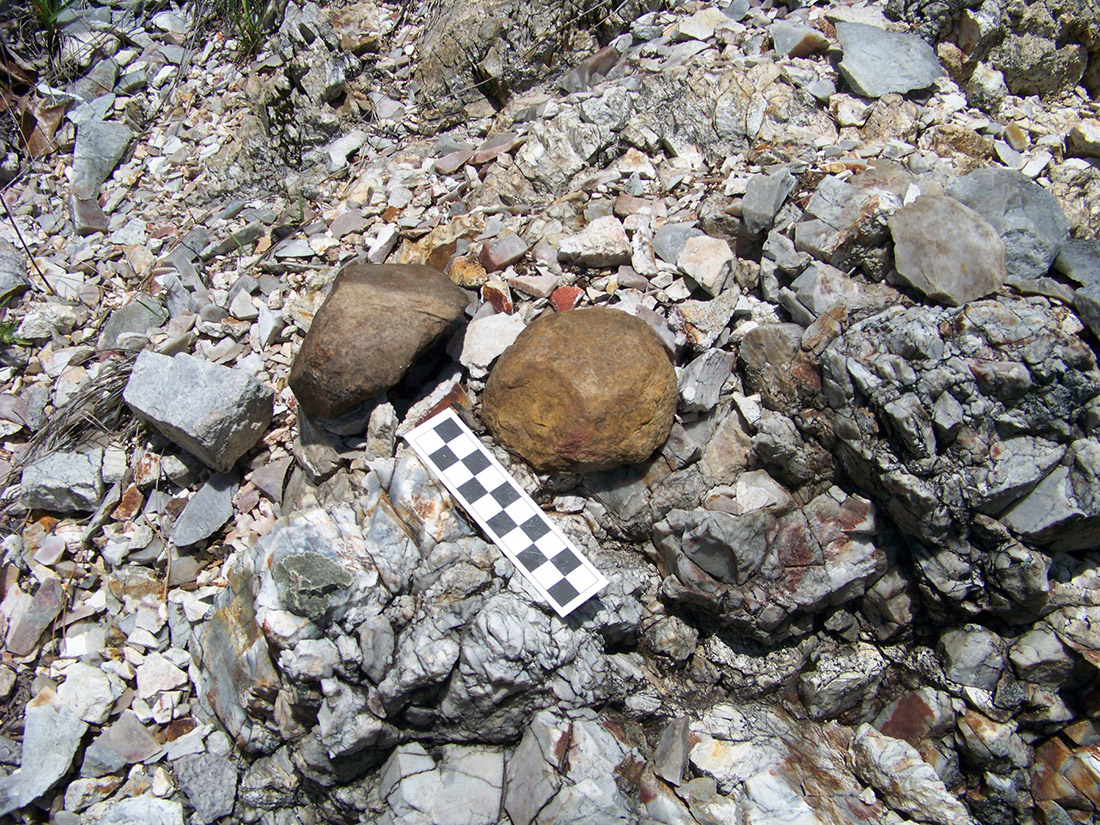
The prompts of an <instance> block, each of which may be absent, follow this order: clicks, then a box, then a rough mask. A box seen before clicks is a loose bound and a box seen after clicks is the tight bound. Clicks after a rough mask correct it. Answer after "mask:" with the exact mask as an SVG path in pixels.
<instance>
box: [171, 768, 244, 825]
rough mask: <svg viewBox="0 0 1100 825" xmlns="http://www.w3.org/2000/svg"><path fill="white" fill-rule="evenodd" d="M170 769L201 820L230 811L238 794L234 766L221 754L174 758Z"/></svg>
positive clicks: (215, 818) (231, 811)
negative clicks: (176, 759) (175, 759)
mask: <svg viewBox="0 0 1100 825" xmlns="http://www.w3.org/2000/svg"><path fill="white" fill-rule="evenodd" d="M172 769H173V770H174V772H175V774H176V778H177V779H178V780H179V782H180V787H181V788H182V789H183V792H184V793H185V794H187V801H188V802H190V803H191V806H192V807H193V808H194V809H195V814H196V815H197V816H198V818H199V819H201V820H202V821H203V822H206V823H209V822H213V821H215V820H217V819H221V817H223V816H228V815H229V814H231V813H233V803H234V801H235V800H236V798H237V768H236V766H235V765H234V764H233V763H232V762H231V761H229V760H228V759H227V758H226V757H224V756H218V755H217V754H213V753H194V754H190V755H189V756H185V757H183V758H182V759H179V760H178V761H176V762H175V763H174V764H173V766H172Z"/></svg>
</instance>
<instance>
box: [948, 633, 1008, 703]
mask: <svg viewBox="0 0 1100 825" xmlns="http://www.w3.org/2000/svg"><path fill="white" fill-rule="evenodd" d="M940 644H941V645H942V648H943V657H944V672H945V674H946V675H947V678H948V679H951V680H952V681H953V682H958V683H959V684H961V685H970V686H971V687H978V688H984V689H985V690H993V688H995V687H996V686H997V682H998V680H999V679H1000V678H1001V673H1002V672H1003V671H1004V667H1005V644H1004V641H1003V640H1002V639H1001V637H1000V636H998V635H997V634H995V633H993V632H992V631H989V630H986V629H985V628H983V627H981V626H979V625H967V626H966V627H964V628H960V629H958V630H949V631H947V632H946V633H944V634H943V636H942V637H941V638H940Z"/></svg>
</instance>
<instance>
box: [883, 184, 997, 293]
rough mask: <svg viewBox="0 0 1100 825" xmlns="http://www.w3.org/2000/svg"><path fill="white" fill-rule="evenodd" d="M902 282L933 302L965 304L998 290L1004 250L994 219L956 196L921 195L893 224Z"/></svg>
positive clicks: (897, 263)
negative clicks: (992, 224)
mask: <svg viewBox="0 0 1100 825" xmlns="http://www.w3.org/2000/svg"><path fill="white" fill-rule="evenodd" d="M888 225H889V227H890V234H892V235H893V236H894V266H895V267H896V268H897V271H898V275H900V276H901V279H902V280H903V281H904V282H905V283H906V284H908V285H909V286H911V287H913V288H914V289H916V290H918V291H919V292H921V293H923V294H924V295H927V296H928V297H929V298H931V299H932V300H933V301H938V302H940V303H943V304H947V305H949V306H960V305H961V304H965V303H967V302H968V301H974V300H977V299H978V298H982V297H984V296H986V295H989V294H990V293H992V292H996V291H997V290H998V289H1000V287H1001V285H1002V284H1003V283H1004V279H1005V247H1004V244H1003V243H1002V242H1001V239H1000V237H999V236H998V235H997V231H996V230H995V229H994V228H993V227H992V226H991V225H990V223H989V221H987V220H986V219H985V218H983V217H982V216H981V215H979V214H978V213H977V212H975V211H974V210H973V209H970V208H969V207H966V206H963V205H962V204H961V203H959V202H958V201H956V200H954V199H953V198H944V197H939V196H935V195H922V196H921V197H919V198H917V199H916V200H915V201H913V202H912V203H910V204H909V205H907V206H904V207H902V208H901V209H899V210H898V211H897V212H895V213H894V214H893V215H892V216H890V220H889V221H888Z"/></svg>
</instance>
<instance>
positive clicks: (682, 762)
mask: <svg viewBox="0 0 1100 825" xmlns="http://www.w3.org/2000/svg"><path fill="white" fill-rule="evenodd" d="M690 737H691V720H690V719H688V718H687V717H686V716H681V717H680V718H679V719H673V720H672V721H671V722H669V723H668V725H667V726H666V727H665V729H664V731H662V732H661V738H660V740H659V741H658V742H657V749H656V751H655V752H654V754H653V772H654V773H656V774H657V775H658V776H659V777H661V778H662V779H664V780H665V781H667V782H669V783H670V784H672V785H679V784H680V783H682V782H683V781H684V771H685V770H686V769H687V763H688V753H689V751H690V750H691V742H690Z"/></svg>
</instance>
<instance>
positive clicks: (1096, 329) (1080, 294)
mask: <svg viewBox="0 0 1100 825" xmlns="http://www.w3.org/2000/svg"><path fill="white" fill-rule="evenodd" d="M1073 308H1074V309H1076V310H1077V314H1078V315H1079V316H1080V317H1081V320H1082V321H1084V322H1085V323H1086V324H1087V325H1088V328H1089V329H1091V330H1092V334H1093V335H1098V336H1100V283H1095V284H1090V285H1089V286H1084V287H1081V288H1080V289H1078V290H1077V291H1076V292H1074V293H1073Z"/></svg>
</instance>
